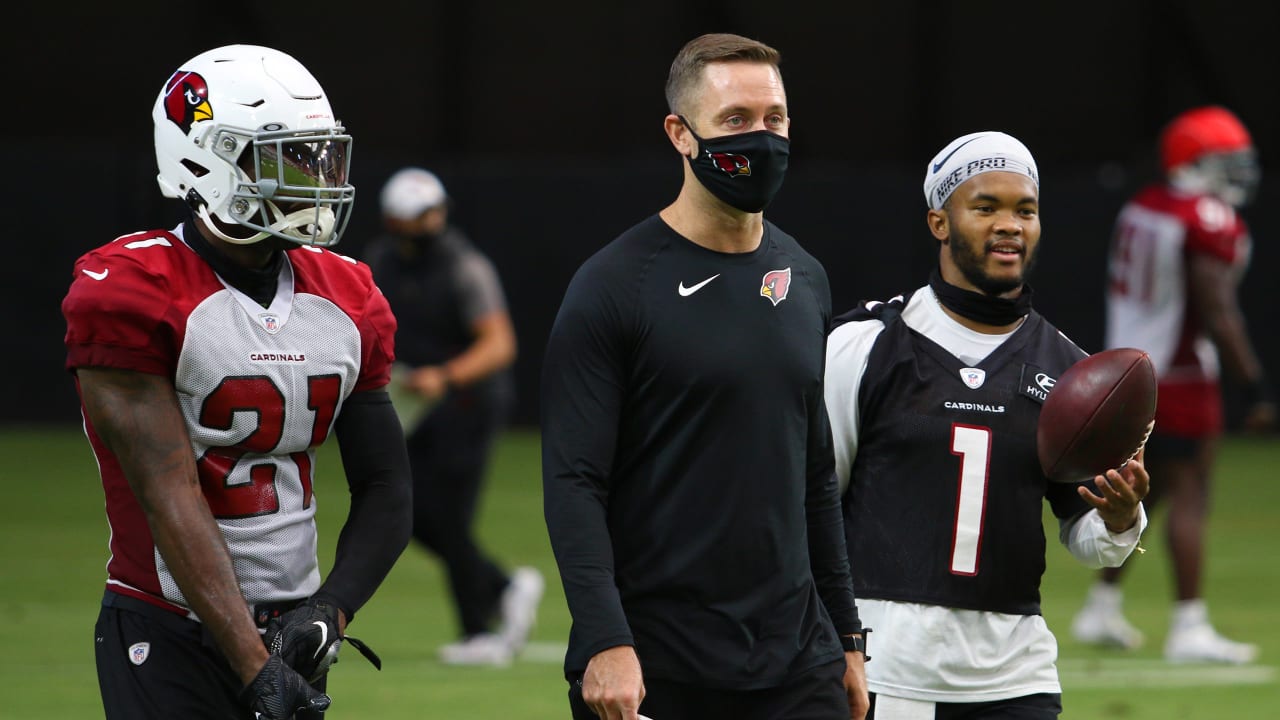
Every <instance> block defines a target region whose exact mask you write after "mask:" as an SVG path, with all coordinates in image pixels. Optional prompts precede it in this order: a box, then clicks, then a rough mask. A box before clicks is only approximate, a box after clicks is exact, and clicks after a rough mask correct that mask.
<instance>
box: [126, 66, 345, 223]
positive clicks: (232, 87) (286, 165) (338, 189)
mask: <svg viewBox="0 0 1280 720" xmlns="http://www.w3.org/2000/svg"><path fill="white" fill-rule="evenodd" d="M151 116H152V119H153V120H154V122H155V140H156V163H157V165H158V166H159V170H160V172H159V175H158V176H157V178H156V179H157V180H158V181H159V183H160V190H161V192H162V193H164V195H165V197H172V198H179V199H182V200H184V201H185V202H186V203H187V204H188V205H189V206H190V207H191V209H192V211H193V212H195V213H196V214H197V215H198V216H199V217H200V218H201V219H202V220H204V224H205V225H206V226H207V227H208V228H209V229H210V230H211V231H212V232H213V233H214V234H215V235H217V236H218V237H220V238H222V239H223V240H225V241H227V242H230V243H236V244H240V245H245V244H249V243H255V242H259V241H261V240H264V239H266V238H267V237H270V236H275V237H279V238H284V239H285V240H289V241H291V242H295V243H299V244H302V245H318V246H321V247H328V246H331V245H334V244H336V243H337V242H338V239H339V238H340V237H341V236H342V231H343V230H344V229H345V228H346V225H347V221H348V220H349V219H350V216H351V207H352V203H353V202H354V200H355V188H354V187H352V185H351V183H350V182H349V181H348V170H349V169H350V163H351V136H350V135H347V134H345V130H344V129H343V127H342V125H341V124H339V123H338V122H337V121H336V120H334V117H333V110H332V109H331V108H330V107H329V100H328V98H327V97H326V96H325V93H324V89H323V88H321V87H320V83H319V82H317V81H316V79H315V78H314V77H313V76H312V75H311V73H310V72H308V71H307V69H306V68H305V67H303V66H302V64H301V63H299V62H298V61H297V60H295V59H293V58H292V57H290V56H289V55H287V54H285V53H283V52H280V51H279V50H273V49H271V48H267V47H260V46H255V45H228V46H226V47H221V48H216V49H214V50H209V51H208V52H204V53H201V54H200V55H197V56H195V57H194V58H192V59H190V60H188V61H187V62H185V63H183V64H182V66H181V67H180V68H179V70H178V71H177V72H175V73H174V74H173V76H172V77H170V78H169V80H168V82H166V83H165V84H164V87H163V88H162V89H161V90H160V95H159V97H157V98H156V103H155V107H154V108H152V111H151ZM215 219H216V220H218V221H221V222H222V223H225V224H226V225H231V226H234V225H242V226H244V227H246V228H249V229H250V230H252V231H254V232H251V233H247V234H241V233H229V232H227V231H228V230H231V229H232V228H228V227H225V226H224V227H223V228H219V227H218V223H217V222H215Z"/></svg>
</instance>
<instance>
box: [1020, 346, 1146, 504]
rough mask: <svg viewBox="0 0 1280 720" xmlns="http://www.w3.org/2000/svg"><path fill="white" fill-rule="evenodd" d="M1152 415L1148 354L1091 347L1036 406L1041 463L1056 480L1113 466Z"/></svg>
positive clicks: (1136, 444)
mask: <svg viewBox="0 0 1280 720" xmlns="http://www.w3.org/2000/svg"><path fill="white" fill-rule="evenodd" d="M1155 417H1156V374H1155V368H1154V367H1152V365H1151V358H1150V357H1149V356H1148V355H1147V354H1146V353H1145V352H1143V351H1141V350H1137V349H1134V348H1116V349H1112V350H1103V351H1102V352H1098V353H1094V354H1093V355H1090V356H1089V357H1086V358H1084V359H1083V360H1080V361H1079V362H1077V363H1076V364H1074V365H1072V366H1071V367H1070V368H1068V369H1067V371H1066V372H1064V373H1063V374H1062V377H1060V378H1058V382H1057V383H1056V384H1055V385H1054V386H1053V389H1052V390H1050V391H1049V395H1048V397H1047V398H1046V399H1045V401H1044V406H1043V407H1042V408H1041V409H1040V422H1039V425H1038V426H1037V428H1036V451H1037V453H1038V455H1039V458H1040V468H1041V470H1043V471H1044V474H1045V476H1046V477H1048V478H1049V479H1050V480H1052V481H1054V482H1061V483H1078V482H1083V481H1086V480H1089V479H1092V478H1093V477H1094V476H1095V475H1102V474H1103V473H1105V472H1106V471H1107V470H1110V469H1112V468H1118V467H1120V466H1121V465H1123V464H1124V463H1125V462H1126V461H1128V460H1129V459H1130V458H1132V457H1133V456H1134V455H1136V454H1137V453H1138V451H1139V450H1140V449H1141V448H1142V446H1143V445H1144V444H1145V443H1146V441H1147V437H1148V436H1149V435H1150V433H1151V428H1152V427H1153V425H1154V423H1155Z"/></svg>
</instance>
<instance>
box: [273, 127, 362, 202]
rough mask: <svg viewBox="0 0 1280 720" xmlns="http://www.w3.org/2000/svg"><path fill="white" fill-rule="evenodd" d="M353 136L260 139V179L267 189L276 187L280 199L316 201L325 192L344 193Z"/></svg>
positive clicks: (323, 195) (295, 135) (276, 194)
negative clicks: (342, 191)
mask: <svg viewBox="0 0 1280 720" xmlns="http://www.w3.org/2000/svg"><path fill="white" fill-rule="evenodd" d="M350 147H351V137H350V136H349V135H332V134H329V133H325V134H323V135H321V136H307V135H297V134H290V135H289V136H288V137H281V138H275V139H271V138H267V137H260V138H259V140H258V143H257V166H258V167H257V170H258V172H257V176H258V183H259V185H260V186H261V187H262V188H263V189H264V190H266V189H267V188H268V187H271V186H273V185H274V190H275V192H274V193H272V194H271V195H274V197H276V198H277V199H280V200H287V199H290V198H294V199H298V200H307V201H315V200H316V199H318V198H324V197H325V196H326V195H328V193H326V192H325V191H341V190H342V189H343V188H345V187H346V186H347V171H348V168H349V167H350Z"/></svg>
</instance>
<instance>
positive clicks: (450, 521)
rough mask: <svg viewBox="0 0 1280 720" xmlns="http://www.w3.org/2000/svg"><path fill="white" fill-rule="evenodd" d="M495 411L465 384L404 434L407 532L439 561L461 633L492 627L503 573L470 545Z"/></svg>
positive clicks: (493, 433)
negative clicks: (409, 485) (409, 498)
mask: <svg viewBox="0 0 1280 720" xmlns="http://www.w3.org/2000/svg"><path fill="white" fill-rule="evenodd" d="M500 420H501V415H500V413H499V411H498V410H497V409H496V408H495V407H494V406H493V405H492V404H490V403H482V402H478V400H477V398H476V397H474V396H472V395H469V394H468V393H467V392H465V391H463V392H460V393H457V394H455V395H451V396H449V397H448V398H446V399H445V400H444V401H443V402H442V403H441V404H440V406H439V407H437V408H436V409H435V410H434V411H432V413H431V414H430V415H429V416H427V418H426V419H425V420H423V422H422V425H420V426H419V427H418V428H417V430H415V431H414V432H413V434H411V435H410V436H409V437H408V439H407V441H406V442H407V445H408V449H409V464H410V466H411V468H412V470H413V536H414V538H415V539H417V540H418V542H420V543H422V545H423V546H425V547H426V548H427V549H428V550H430V551H431V552H432V553H434V554H436V555H438V556H439V557H440V560H441V561H442V562H443V563H444V566H445V570H446V572H447V574H448V577H449V589H450V591H451V593H452V594H453V605H454V609H455V611H456V612H457V615H458V624H459V626H460V629H461V631H462V634H463V635H464V636H466V635H474V634H476V633H480V632H485V631H487V630H490V629H491V626H492V624H493V621H494V618H495V616H496V614H497V612H498V609H499V607H498V606H499V603H500V600H501V598H502V591H503V589H504V588H505V587H506V586H507V581H508V578H507V574H506V573H505V572H503V571H502V570H501V569H500V568H499V567H498V565H497V563H495V562H494V561H493V560H492V559H490V558H489V557H488V556H487V555H486V554H485V553H484V552H482V551H481V549H480V548H479V546H478V545H477V544H476V540H475V537H474V534H473V531H472V525H473V522H474V520H475V514H476V504H477V502H478V500H479V497H480V490H481V487H482V486H483V484H484V478H485V473H486V471H487V469H488V465H489V453H490V451H491V449H492V447H493V441H494V438H495V436H496V435H497V432H498V429H499V427H500V424H501V423H500Z"/></svg>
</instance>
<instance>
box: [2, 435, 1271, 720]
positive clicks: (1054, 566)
mask: <svg viewBox="0 0 1280 720" xmlns="http://www.w3.org/2000/svg"><path fill="white" fill-rule="evenodd" d="M1276 468H1280V442H1277V441H1274V440H1266V441H1264V440H1247V441H1246V440H1232V441H1229V442H1228V443H1227V444H1226V446H1225V448H1224V452H1223V457H1222V460H1221V464H1220V473H1219V476H1220V482H1219V489H1218V493H1217V495H1216V496H1215V503H1216V509H1215V514H1214V517H1213V522H1212V524H1211V530H1210V532H1211V540H1210V546H1209V558H1208V575H1209V578H1208V580H1209V582H1208V590H1207V596H1208V600H1209V602H1210V608H1211V612H1212V614H1213V617H1214V619H1215V620H1216V621H1217V623H1218V625H1219V628H1220V629H1221V630H1222V631H1223V632H1224V633H1225V634H1228V635H1230V636H1233V637H1236V638H1238V639H1245V640H1250V641H1253V642H1257V643H1259V644H1261V646H1262V648H1263V652H1262V657H1261V659H1260V660H1259V662H1258V663H1257V664H1255V665H1252V666H1248V667H1244V668H1221V667H1207V666H1169V665H1165V664H1164V663H1163V662H1162V661H1161V660H1160V652H1159V649H1160V645H1161V643H1162V642H1163V638H1164V632H1165V626H1166V623H1167V619H1168V600H1167V598H1168V587H1169V579H1168V567H1167V562H1166V558H1165V557H1164V551H1163V547H1162V544H1161V542H1160V533H1161V532H1162V529H1163V526H1162V523H1161V522H1160V520H1161V518H1160V517H1159V516H1157V517H1156V518H1155V522H1154V523H1153V525H1152V528H1151V529H1150V530H1148V534H1147V537H1146V541H1145V543H1144V544H1145V545H1146V547H1147V550H1148V552H1147V553H1146V555H1144V556H1142V557H1140V558H1138V559H1137V561H1136V567H1134V568H1133V571H1132V572H1131V573H1130V576H1129V578H1128V582H1127V585H1126V587H1127V588H1128V591H1129V592H1128V600H1127V602H1128V607H1129V611H1130V618H1131V619H1132V620H1133V621H1134V622H1135V623H1136V624H1137V625H1138V626H1139V627H1141V629H1142V630H1143V631H1144V632H1146V634H1147V636H1148V645H1147V647H1145V648H1143V649H1142V650H1140V651H1138V652H1136V653H1134V654H1132V655H1120V654H1117V653H1113V652H1105V651H1099V650H1093V649H1089V648H1083V647H1080V646H1078V645H1076V644H1075V643H1074V642H1073V641H1072V640H1071V639H1070V637H1068V636H1067V634H1066V627H1067V625H1068V623H1069V622H1070V618H1071V615H1072V613H1073V612H1074V611H1075V610H1076V608H1077V606H1078V604H1079V602H1080V600H1081V598H1082V597H1083V594H1084V590H1085V587H1086V585H1087V584H1088V582H1090V580H1091V578H1092V574H1091V573H1090V572H1089V571H1088V570H1085V569H1083V568H1081V567H1079V566H1078V565H1076V564H1075V563H1074V561H1073V560H1072V559H1071V558H1070V556H1069V555H1068V554H1067V553H1066V551H1065V550H1063V549H1062V548H1061V547H1060V546H1058V545H1056V544H1055V543H1050V553H1049V572H1048V575H1047V577H1046V578H1045V582H1044V598H1045V599H1044V611H1045V615H1046V617H1047V618H1048V621H1049V624H1050V626H1051V627H1053V628H1054V629H1055V630H1056V631H1057V632H1058V633H1059V639H1060V642H1061V645H1062V653H1061V654H1062V658H1061V671H1062V676H1063V683H1064V686H1065V696H1064V704H1065V707H1066V712H1065V713H1064V715H1063V718H1064V719H1065V720H1091V719H1095V718H1098V719H1112V718H1114V719H1117V720H1155V719H1157V718H1158V719H1160V720H1169V719H1176V720H1182V719H1192V718H1206V719H1217V718H1232V719H1237V718H1239V719H1250V720H1252V719H1254V718H1271V717H1277V715H1278V714H1280V711H1278V710H1277V706H1278V704H1280V674H1278V672H1277V669H1276V665H1278V664H1280V622H1278V621H1280V599H1278V598H1280V561H1277V559H1276V552H1277V550H1280V523H1277V522H1276V517H1277V513H1278V512H1280V510H1278V509H1280V483H1277V482H1276V480H1275V478H1276ZM491 477H492V479H491V485H490V490H489V492H488V493H487V495H486V496H485V499H484V502H483V506H482V517H481V521H480V526H479V534H480V536H481V538H482V541H483V543H484V544H485V545H486V546H487V547H489V548H490V549H492V551H493V552H494V554H495V555H496V556H497V557H498V558H500V559H501V560H503V561H504V562H507V563H509V564H529V565H534V566H536V567H538V568H539V569H541V570H542V572H543V573H544V575H546V577H547V579H548V583H547V595H546V597H545V599H544V601H543V606H542V611H541V614H540V616H539V624H538V627H537V629H536V630H535V631H534V637H533V643H532V645H531V647H530V650H529V652H528V653H526V655H525V657H523V658H521V659H520V660H518V661H517V662H516V663H515V664H514V665H513V666H512V667H510V668H506V669H477V668H452V667H446V666H443V665H441V664H440V663H439V662H437V661H436V659H435V657H436V656H435V649H436V647H437V646H438V645H440V644H442V643H444V642H448V641H450V640H451V639H453V638H452V634H453V627H454V620H453V618H452V616H451V614H450V613H451V610H450V607H449V605H448V603H447V602H446V599H445V593H444V589H443V586H442V576H441V574H440V572H439V568H438V565H437V563H435V562H434V561H433V560H432V559H430V558H429V557H427V556H426V555H425V554H424V553H423V552H422V551H421V550H420V549H418V548H416V547H412V548H410V550H408V551H407V552H406V554H405V555H404V557H403V558H402V559H401V561H400V563H399V564H398V565H397V566H396V568H395V569H394V570H393V571H392V573H391V575H390V577H389V578H388V580H387V583H386V584H385V585H384V586H383V587H382V589H381V590H380V591H379V593H378V594H377V595H375V596H374V598H373V600H372V601H371V602H370V603H369V605H368V606H366V607H365V609H364V610H363V611H362V612H361V613H360V616H359V617H358V618H357V619H356V621H355V623H354V624H353V625H352V627H351V632H352V634H354V635H356V636H357V637H360V638H362V639H364V640H365V641H366V642H368V643H369V644H370V645H371V646H372V647H373V648H374V649H375V650H377V651H378V653H379V654H380V655H381V656H382V659H383V661H384V668H385V669H384V670H383V671H382V672H380V673H379V672H376V671H374V670H373V668H372V667H371V666H370V665H368V663H366V662H365V661H364V660H363V659H362V658H360V657H359V655H358V654H356V653H355V652H352V651H349V650H348V651H346V652H344V654H343V660H342V662H341V663H340V664H339V665H338V666H337V667H336V668H335V669H334V672H333V673H332V675H331V676H330V677H331V680H330V687H329V690H330V693H331V695H332V696H333V698H334V704H333V708H332V709H331V712H330V713H329V716H330V717H333V718H352V719H364V718H377V719H378V720H399V719H401V718H404V719H409V718H413V719H415V720H417V719H419V718H448V719H453V718H460V719H465V720H470V719H472V718H476V719H487V718H495V719H496V718H521V719H522V720H524V719H542V718H545V719H551V718H565V717H567V712H566V703H565V699H564V691H565V684H564V682H563V680H562V679H561V676H560V658H561V653H562V652H563V645H564V641H565V638H566V636H567V634H568V629H569V617H568V612H567V611H566V609H565V605H564V597H563V594H562V592H561V589H560V585H559V581H558V579H557V576H556V574H555V563H554V561H553V559H552V556H551V549H550V546H549V544H548V542H547V538H546V532H545V529H544V525H543V521H542V504H541V489H540V485H539V482H540V480H539V463H538V446H537V437H536V435H535V434H533V433H529V432H513V433H511V434H509V435H508V436H507V437H506V439H505V441H504V442H503V443H502V444H501V447H500V448H499V450H498V454H497V457H496V459H495V463H494V466H493V468H492V473H491ZM0 483H2V485H0V486H2V487H3V488H4V489H5V491H6V492H9V493H11V494H10V495H8V496H7V498H8V500H7V502H5V503H4V504H3V505H2V506H0V547H3V555H2V557H0V582H3V588H4V592H3V593H0V611H2V612H3V616H4V619H5V622H3V623H0V646H3V647H5V648H7V650H6V651H5V653H4V654H3V656H0V657H2V659H0V718H24V719H27V718H32V719H46V718H47V719H51V720H53V719H61V718H77V719H80V718H93V717H101V716H102V710H101V706H100V705H99V701H98V690H97V679H96V675H95V673H94V667H93V623H94V619H95V617H96V616H97V605H98V601H99V599H100V598H101V594H102V585H103V579H104V569H103V568H104V565H105V562H106V542H107V528H106V521H105V519H104V516H103V512H102V505H103V503H102V492H101V488H100V485H99V482H98V479H97V475H96V470H95V466H94V462H93V458H92V456H91V455H90V453H89V449H88V444H87V442H86V441H85V439H84V437H83V435H81V433H80V432H79V429H78V428H77V429H67V430H41V431H26V430H18V429H16V428H9V429H4V430H0ZM316 495H317V498H318V502H319V503H320V504H319V513H320V516H321V517H320V520H319V522H320V529H321V546H322V555H323V557H322V566H323V567H328V563H329V558H330V557H331V556H332V544H333V542H334V540H335V538H336V537H337V530H338V527H339V524H340V522H341V518H342V517H343V515H344V514H345V504H344V503H345V497H346V492H345V483H344V482H343V481H342V479H341V476H340V466H339V465H338V463H337V454H336V452H333V451H332V450H331V449H329V448H326V450H325V451H324V452H322V453H321V458H320V467H319V473H318V478H317V481H316ZM873 641H878V642H888V641H889V639H888V638H881V637H879V636H873ZM874 654H875V652H874V649H873V650H872V655H873V656H874Z"/></svg>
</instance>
